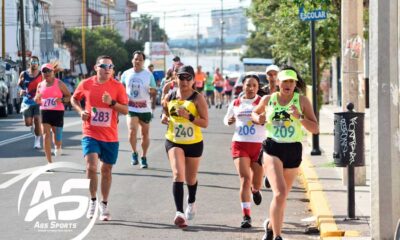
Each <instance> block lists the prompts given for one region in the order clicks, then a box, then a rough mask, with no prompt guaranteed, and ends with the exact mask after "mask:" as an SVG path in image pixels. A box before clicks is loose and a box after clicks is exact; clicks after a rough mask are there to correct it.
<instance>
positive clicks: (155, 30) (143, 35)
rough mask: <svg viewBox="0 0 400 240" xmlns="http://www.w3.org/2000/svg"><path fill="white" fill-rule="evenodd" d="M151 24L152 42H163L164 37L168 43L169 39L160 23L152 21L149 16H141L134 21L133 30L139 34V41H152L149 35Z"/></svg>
mask: <svg viewBox="0 0 400 240" xmlns="http://www.w3.org/2000/svg"><path fill="white" fill-rule="evenodd" d="M150 23H151V33H152V41H154V42H161V41H163V40H164V37H165V38H166V39H165V41H168V37H167V34H166V33H165V31H164V29H161V28H160V25H159V24H158V22H156V21H154V20H152V19H151V16H150V15H147V14H141V15H140V18H136V19H134V21H133V29H135V30H136V31H137V32H138V34H139V37H138V39H139V40H140V41H142V42H148V41H150V35H149V34H150V31H149V26H150Z"/></svg>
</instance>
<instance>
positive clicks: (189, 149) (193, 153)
mask: <svg viewBox="0 0 400 240" xmlns="http://www.w3.org/2000/svg"><path fill="white" fill-rule="evenodd" d="M174 147H177V148H181V149H182V150H183V152H184V153H185V157H201V155H202V154H203V147H204V146H203V141H201V142H198V143H193V144H178V143H174V142H171V141H170V140H168V139H167V140H166V141H165V150H166V151H167V153H168V151H169V150H170V149H171V148H174Z"/></svg>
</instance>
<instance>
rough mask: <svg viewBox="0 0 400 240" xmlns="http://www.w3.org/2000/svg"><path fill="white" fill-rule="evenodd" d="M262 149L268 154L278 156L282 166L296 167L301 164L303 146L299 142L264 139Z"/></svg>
mask: <svg viewBox="0 0 400 240" xmlns="http://www.w3.org/2000/svg"><path fill="white" fill-rule="evenodd" d="M262 148H263V151H264V152H265V153H267V154H268V155H271V156H275V157H277V158H279V159H280V160H281V161H282V163H283V168H298V167H299V166H300V164H301V160H302V159H301V156H302V153H303V146H302V145H301V143H300V142H294V143H277V142H275V141H274V140H272V139H271V138H267V139H265V140H264V142H263V144H262Z"/></svg>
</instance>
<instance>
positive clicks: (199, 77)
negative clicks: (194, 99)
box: [194, 65, 206, 93]
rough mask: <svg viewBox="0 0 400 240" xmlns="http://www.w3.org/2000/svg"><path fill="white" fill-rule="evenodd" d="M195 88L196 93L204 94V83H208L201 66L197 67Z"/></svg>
mask: <svg viewBox="0 0 400 240" xmlns="http://www.w3.org/2000/svg"><path fill="white" fill-rule="evenodd" d="M194 81H195V87H196V91H198V92H199V93H203V90H204V82H205V81H206V74H204V72H203V71H201V66H200V65H199V66H197V71H196V73H195V75H194Z"/></svg>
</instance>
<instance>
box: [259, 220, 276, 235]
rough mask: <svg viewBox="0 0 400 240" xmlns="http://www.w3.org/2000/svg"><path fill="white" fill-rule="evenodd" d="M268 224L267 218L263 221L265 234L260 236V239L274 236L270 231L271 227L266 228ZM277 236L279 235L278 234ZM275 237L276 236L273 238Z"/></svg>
mask: <svg viewBox="0 0 400 240" xmlns="http://www.w3.org/2000/svg"><path fill="white" fill-rule="evenodd" d="M268 224H269V219H266V220H265V221H264V231H265V234H264V236H263V238H262V240H273V237H274V232H273V231H272V229H268ZM278 237H279V236H278ZM275 239H276V238H275Z"/></svg>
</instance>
